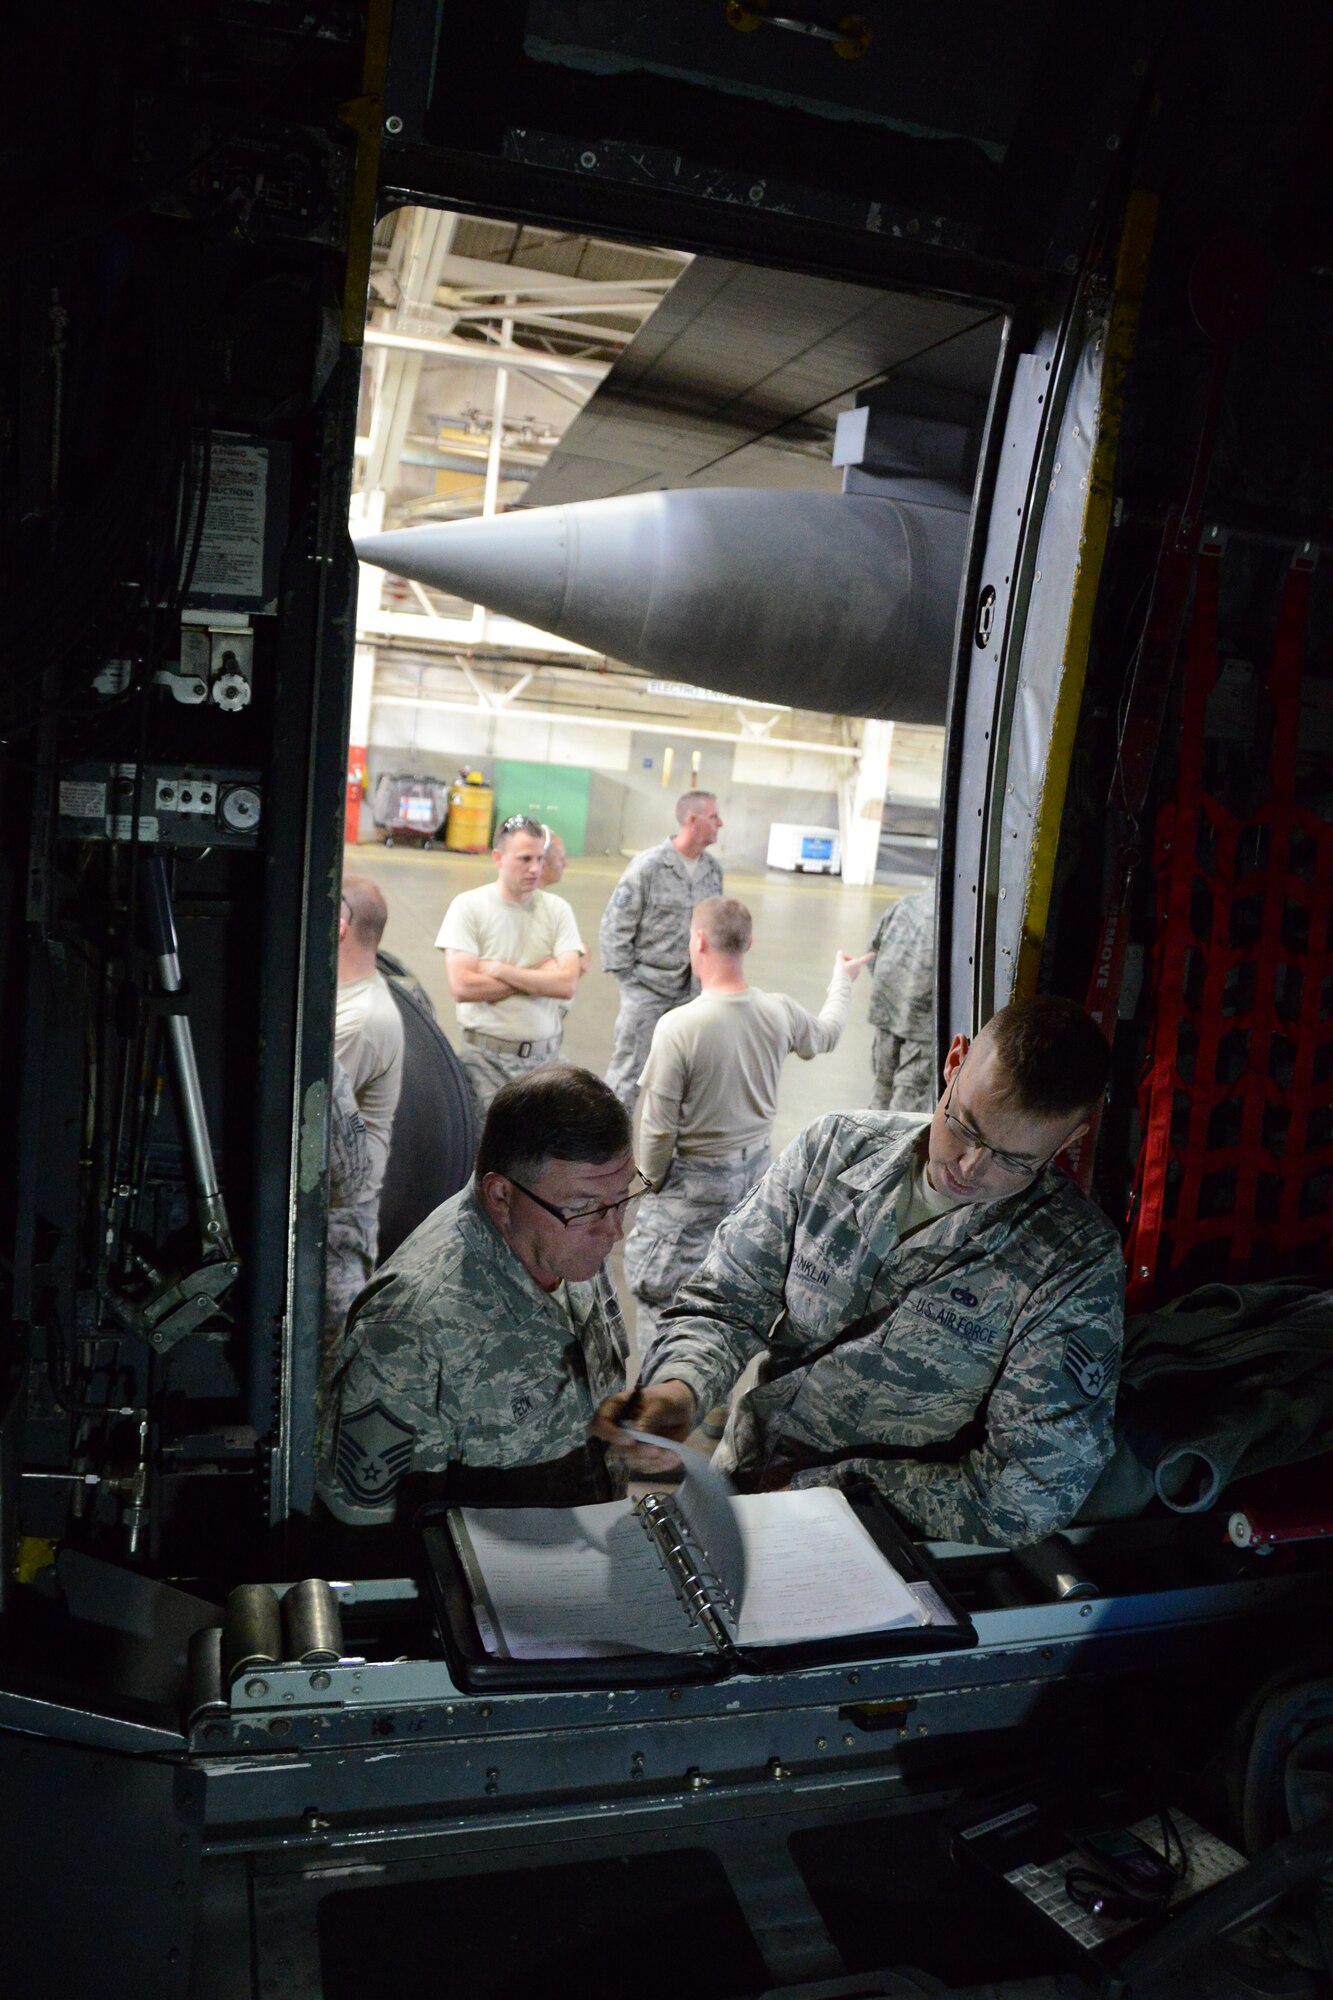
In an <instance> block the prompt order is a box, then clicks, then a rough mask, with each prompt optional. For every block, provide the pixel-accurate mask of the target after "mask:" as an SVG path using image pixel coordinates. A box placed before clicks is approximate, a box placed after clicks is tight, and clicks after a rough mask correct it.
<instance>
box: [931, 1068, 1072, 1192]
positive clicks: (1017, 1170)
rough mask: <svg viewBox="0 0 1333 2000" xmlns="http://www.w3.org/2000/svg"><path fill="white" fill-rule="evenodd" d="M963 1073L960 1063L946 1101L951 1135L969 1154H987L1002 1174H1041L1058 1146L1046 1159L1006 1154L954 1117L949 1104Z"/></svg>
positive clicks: (946, 1119)
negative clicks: (1032, 1158) (1031, 1158)
mask: <svg viewBox="0 0 1333 2000" xmlns="http://www.w3.org/2000/svg"><path fill="white" fill-rule="evenodd" d="M964 1061H966V1058H964ZM962 1073H963V1064H962V1063H959V1065H958V1067H957V1069H956V1070H955V1071H954V1073H953V1082H952V1083H950V1085H949V1088H948V1091H947V1092H946V1094H945V1099H944V1123H945V1125H946V1126H947V1127H948V1129H949V1132H950V1133H951V1135H952V1136H953V1137H954V1138H955V1139H956V1140H957V1141H958V1143H959V1145H960V1146H966V1148H967V1149H968V1151H969V1152H972V1153H985V1154H987V1155H988V1156H989V1157H990V1159H991V1160H993V1161H994V1163H995V1165H996V1166H997V1167H998V1168H999V1169H1000V1172H1001V1173H1004V1174H1013V1175H1015V1176H1018V1175H1020V1174H1021V1175H1025V1176H1030V1175H1032V1174H1039V1173H1040V1172H1041V1170H1042V1168H1043V1167H1044V1166H1046V1165H1047V1164H1048V1162H1049V1161H1051V1160H1053V1159H1054V1158H1055V1153H1058V1152H1059V1150H1060V1148H1059V1147H1058V1146H1057V1147H1056V1149H1055V1153H1047V1155H1046V1157H1045V1159H1041V1160H1030V1159H1025V1158H1024V1157H1023V1155H1022V1154H1021V1153H1006V1152H1005V1150H1004V1148H1003V1147H1002V1146H988V1145H987V1144H986V1141H985V1140H984V1139H983V1138H981V1137H980V1136H979V1135H978V1134H977V1133H976V1132H974V1131H973V1130H972V1128H971V1126H970V1125H964V1123H963V1121H962V1119H961V1118H955V1117H954V1115H953V1112H952V1111H951V1110H950V1109H949V1102H950V1099H951V1098H952V1097H953V1093H954V1085H955V1084H956V1083H957V1082H958V1079H959V1077H960V1076H961V1075H962Z"/></svg>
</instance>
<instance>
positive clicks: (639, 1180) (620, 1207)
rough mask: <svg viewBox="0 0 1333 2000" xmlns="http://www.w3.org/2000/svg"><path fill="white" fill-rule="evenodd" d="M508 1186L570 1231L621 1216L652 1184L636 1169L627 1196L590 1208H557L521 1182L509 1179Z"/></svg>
mask: <svg viewBox="0 0 1333 2000" xmlns="http://www.w3.org/2000/svg"><path fill="white" fill-rule="evenodd" d="M507 1178H508V1177H507ZM509 1185H510V1186H511V1187H516V1188H517V1189H518V1191H519V1193H520V1194H525V1195H526V1196H527V1198H528V1200H529V1201H535V1202H536V1204H537V1206H538V1208H544V1209H545V1210H546V1213H547V1214H548V1215H553V1216H554V1217H555V1219H556V1221H557V1222H563V1223H564V1225H565V1228H566V1229H572V1228H573V1227H575V1225H576V1224H578V1223H590V1222H605V1221H606V1219H607V1217H608V1216H612V1215H616V1216H620V1215H623V1214H624V1213H625V1210H626V1209H627V1208H628V1207H629V1205H630V1203H631V1202H632V1201H637V1200H638V1199H639V1196H640V1195H643V1194H647V1192H648V1190H649V1188H650V1187H651V1186H652V1182H651V1181H650V1180H649V1179H648V1178H647V1176H646V1175H644V1174H641V1173H640V1172H639V1170H638V1169H637V1167H636V1168H635V1170H634V1180H633V1181H631V1183H630V1189H629V1193H628V1194H622V1195H621V1197H620V1200H619V1201H599V1202H597V1203H596V1204H595V1205H594V1206H593V1207H592V1208H557V1207H556V1205H555V1203H554V1202H553V1201H543V1199H542V1197H541V1196H540V1195H539V1194H534V1193H533V1192H532V1189H531V1188H530V1187H524V1185H523V1183H522V1181H516V1180H513V1179H510V1181H509Z"/></svg>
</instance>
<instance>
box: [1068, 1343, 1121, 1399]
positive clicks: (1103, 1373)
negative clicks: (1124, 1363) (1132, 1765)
mask: <svg viewBox="0 0 1333 2000" xmlns="http://www.w3.org/2000/svg"><path fill="white" fill-rule="evenodd" d="M1114 1365H1115V1356H1114V1354H1112V1353H1110V1352H1107V1353H1105V1354H1096V1353H1094V1352H1093V1349H1092V1348H1091V1347H1090V1346H1089V1345H1088V1342H1087V1340H1086V1338H1085V1337H1084V1335H1083V1334H1081V1333H1071V1334H1070V1336H1069V1338H1068V1340H1067V1341H1066V1342H1065V1358H1064V1368H1065V1373H1066V1374H1068V1375H1072V1376H1073V1378H1074V1380H1075V1381H1076V1382H1077V1383H1078V1386H1079V1388H1080V1389H1081V1390H1082V1391H1083V1393H1084V1395H1085V1396H1088V1397H1092V1398H1096V1397H1097V1396H1100V1395H1101V1394H1102V1392H1103V1390H1104V1389H1105V1388H1106V1385H1107V1383H1108V1382H1109V1381H1110V1379H1111V1375H1112V1372H1113V1369H1114Z"/></svg>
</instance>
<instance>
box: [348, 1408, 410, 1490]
mask: <svg viewBox="0 0 1333 2000" xmlns="http://www.w3.org/2000/svg"><path fill="white" fill-rule="evenodd" d="M416 1441H417V1434H416V1432H415V1431H414V1430H413V1429H412V1427H411V1425H410V1424H404V1423H401V1422H400V1421H399V1419H398V1418H397V1417H394V1416H390V1414H389V1412H388V1411H387V1410H386V1409H385V1407H384V1405H383V1403H381V1402H378V1401H376V1402H374V1403H368V1404H367V1405H366V1407H365V1409H364V1410H356V1411H354V1412H353V1413H352V1415H351V1416H350V1417H344V1418H343V1420H342V1422H341V1423H340V1424H339V1426H338V1442H337V1446H336V1448H335V1450H334V1459H333V1462H334V1470H335V1473H336V1475H337V1479H338V1483H339V1485H340V1486H341V1487H342V1489H343V1491H344V1492H345V1493H346V1494H347V1495H348V1497H349V1499H352V1500H359V1501H360V1502H361V1504H362V1505H363V1506H365V1507H374V1506H377V1505H378V1504H379V1502H380V1501H382V1500H387V1499H388V1498H389V1496H390V1494H391V1493H392V1492H393V1490H394V1488H395V1487H396V1486H397V1484H398V1482H399V1480H400V1479H401V1478H403V1476H404V1474H405V1473H406V1472H407V1469H408V1467H409V1466H410V1465H411V1463H412V1448H413V1446H414V1445H415V1444H416Z"/></svg>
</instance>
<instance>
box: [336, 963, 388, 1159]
mask: <svg viewBox="0 0 1333 2000" xmlns="http://www.w3.org/2000/svg"><path fill="white" fill-rule="evenodd" d="M333 1053H334V1054H335V1055H336V1056H337V1058H338V1061H339V1062H340V1063H341V1064H342V1066H343V1068H344V1069H345V1070H346V1071H347V1074H348V1076H349V1077H350V1078H351V1083H352V1090H353V1092H354V1093H355V1096H356V1108H357V1110H358V1111H359V1112H360V1113H361V1122H362V1124H363V1125H364V1126H365V1128H366V1138H367V1141H368V1142H369V1152H370V1169H371V1185H370V1186H369V1187H368V1188H367V1190H366V1192H367V1193H368V1194H378V1193H379V1191H380V1184H381V1182H382V1181H383V1179H384V1167H385V1163H386V1161H387V1160H388V1157H389V1140H390V1138H391V1137H392V1135H393V1114H394V1112H395V1111H396V1110H397V1108H398V1093H399V1091H400V1090H401V1088H402V1083H403V1023H402V1018H401V1016H400V1015H399V1012H398V1003H397V1001H396V1000H395V999H394V997H393V995H392V993H390V991H389V982H388V981H387V980H386V979H385V977H384V975H383V973H381V972H372V973H371V974H370V976H369V978H367V979H349V980H348V981H347V983H346V985H345V986H339V988H338V1005H337V1012H336V1015H335V1017H334V1027H333Z"/></svg>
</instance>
